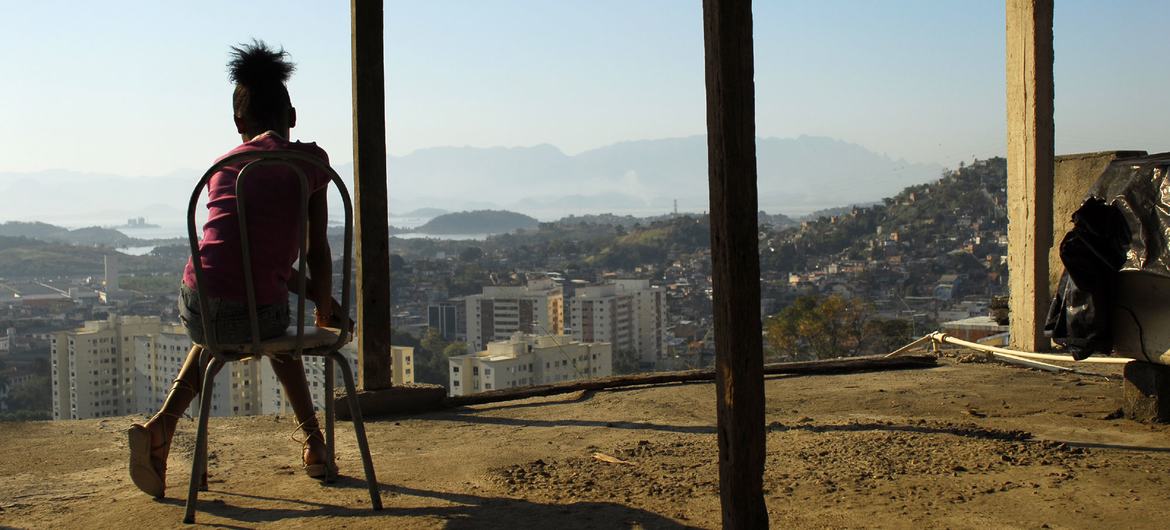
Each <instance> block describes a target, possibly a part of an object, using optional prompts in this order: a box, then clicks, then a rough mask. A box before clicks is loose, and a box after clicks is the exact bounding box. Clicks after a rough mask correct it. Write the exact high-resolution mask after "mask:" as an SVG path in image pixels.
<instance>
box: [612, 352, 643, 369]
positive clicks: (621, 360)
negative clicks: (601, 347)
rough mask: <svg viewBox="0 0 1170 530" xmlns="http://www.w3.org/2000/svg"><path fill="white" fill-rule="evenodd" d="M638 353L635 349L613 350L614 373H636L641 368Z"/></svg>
mask: <svg viewBox="0 0 1170 530" xmlns="http://www.w3.org/2000/svg"><path fill="white" fill-rule="evenodd" d="M641 368H642V366H641V362H640V360H639V359H638V354H637V353H636V352H634V351H633V350H617V351H615V352H613V373H614V375H622V374H636V373H638V372H640V371H642V370H641Z"/></svg>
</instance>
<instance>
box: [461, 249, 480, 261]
mask: <svg viewBox="0 0 1170 530" xmlns="http://www.w3.org/2000/svg"><path fill="white" fill-rule="evenodd" d="M482 257H483V249H482V248H479V247H467V248H465V249H463V250H460V251H459V261H463V262H467V263H471V262H475V261H479V259H480V258H482Z"/></svg>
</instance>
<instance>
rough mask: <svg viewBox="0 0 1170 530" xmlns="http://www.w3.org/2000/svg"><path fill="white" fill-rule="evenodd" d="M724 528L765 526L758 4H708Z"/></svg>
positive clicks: (734, 0) (731, 0)
mask: <svg viewBox="0 0 1170 530" xmlns="http://www.w3.org/2000/svg"><path fill="white" fill-rule="evenodd" d="M703 41H704V48H705V52H706V53H705V55H706V78H707V83H706V84H707V167H708V180H709V186H710V194H711V195H710V197H711V262H712V267H713V271H714V272H713V274H712V277H713V281H714V289H715V299H714V312H715V355H716V361H715V371H716V375H715V391H716V394H717V397H716V399H717V412H718V420H719V428H718V432H719V497H720V501H721V504H722V506H723V528H728V529H731V528H753V529H755V528H764V527H767V525H768V511H767V507H766V506H765V505H764V494H763V479H764V445H765V439H764V371H763V370H764V356H763V343H762V340H763V339H762V337H761V322H760V252H759V244H758V239H757V235H756V234H757V230H758V226H757V219H756V212H757V211H758V201H757V191H756V130H755V129H756V125H755V85H754V81H753V75H754V74H753V66H752V6H751V1H750V0H703Z"/></svg>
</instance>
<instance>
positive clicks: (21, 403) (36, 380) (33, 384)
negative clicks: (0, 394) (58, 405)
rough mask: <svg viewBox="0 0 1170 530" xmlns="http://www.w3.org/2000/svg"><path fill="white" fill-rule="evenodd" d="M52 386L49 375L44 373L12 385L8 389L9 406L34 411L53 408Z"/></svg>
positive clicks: (19, 409) (11, 408)
mask: <svg viewBox="0 0 1170 530" xmlns="http://www.w3.org/2000/svg"><path fill="white" fill-rule="evenodd" d="M52 388H53V384H52V382H51V381H50V380H49V377H48V376H43V375H39V376H36V377H33V378H31V379H29V380H27V381H23V382H21V383H17V384H15V385H12V387H11V388H9V389H8V408H9V409H10V410H12V411H22V410H23V411H33V412H36V411H46V410H52V407H53V395H52Z"/></svg>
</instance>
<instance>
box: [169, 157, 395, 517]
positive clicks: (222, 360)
mask: <svg viewBox="0 0 1170 530" xmlns="http://www.w3.org/2000/svg"><path fill="white" fill-rule="evenodd" d="M241 163H243V164H244V167H243V168H242V169H241V170H240V174H239V176H238V177H237V178H236V208H237V213H238V216H239V224H240V245H241V250H242V252H241V253H242V255H243V264H242V266H243V267H244V285H245V291H246V292H247V302H248V313H249V318H250V324H251V328H252V341H251V342H250V343H243V344H221V343H219V342H218V340H217V338H216V336H215V329H214V326H211V325H210V323H209V321H210V320H211V319H209V318H205V319H203V330H204V333H203V336H204V342H205V343H206V344H202V346H203V354H202V355H203V357H201V359H200V360H201V363H200V364H201V366H206V369H205V371H204V374H203V386H202V394H201V396H200V404H199V428H198V431H197V434H196V438H195V458H194V459H193V462H192V465H191V483H190V489H189V490H188V492H187V507H186V512H185V513H184V515H183V522H184V523H188V524H190V523H194V522H195V506H196V504H197V502H198V495H199V490H200V489H204V490H206V485H205V484H202V482H203V481H202V480H201V479H202V478H203V477H205V476H206V473H207V422H208V418H209V416H210V409H211V396H212V385H213V384H214V381H215V376H216V374H217V373H218V372H219V370H220V369H221V368H222V367H223V366H224V365H225V364H226V363H229V362H233V361H241V360H245V359H250V358H256V357H261V356H268V357H280V356H285V355H288V356H301V355H314V356H322V357H325V359H326V361H325V398H326V399H325V448H326V454H327V456H326V466H325V467H326V469H327V470H328V471H327V473H328V475H327V476H326V481H327V482H331V481H333V480H334V479H335V478H336V477H335V476H333V471H332V470H333V469H334V467H335V466H334V465H333V464H334V443H333V425H334V422H335V419H336V414H335V411H334V406H333V379H334V372H333V363H331V362H330V361H335V362H336V363H337V364H338V365H339V366H340V367H341V374H342V377H343V378H344V380H345V390H346V393H347V394H348V401H349V411H350V417H351V418H352V419H353V428H354V433H355V434H356V435H357V443H358V449H359V450H360V451H361V455H362V465H363V467H364V468H365V474H366V482H367V484H368V486H369V490H370V502H371V503H372V505H373V509H374V510H381V509H382V498H381V496H380V495H379V493H378V480H377V478H375V476H374V464H373V460H372V459H371V458H370V447H369V444H368V442H367V441H366V429H365V424H364V423H363V422H362V411H361V408H360V407H359V405H358V401H357V391H356V388H355V386H354V379H353V371H352V370H351V369H350V366H349V363H348V362H347V361H346V359H345V356H343V355H342V354H341V353H340V352H339V350H340V349H341V347H342V346H344V345H345V344H346V343H347V342H349V341H350V339H351V336H350V335H351V334H350V332H349V330H348V326H347V325H345V322H346V321H345V320H344V319H342V326H341V329H332V328H318V327H315V326H306V325H305V296H304V295H303V293H305V269H306V267H305V266H304V265H303V264H304V263H305V254H306V247H307V242H306V239H307V238H306V235H307V234H306V233H305V224H306V222H307V220H308V208H309V188H308V178H307V177H306V176H305V173H304V171H303V170H302V169H301V167H299V166H298V164H307V165H310V166H313V167H316V168H318V169H320V170H321V171H324V172H325V173H326V174H328V175H329V176H330V178H331V179H332V180H333V185H334V186H337V190H338V191H339V192H340V194H341V199H342V203H343V204H344V206H345V237H344V241H343V243H342V256H343V259H342V269H341V270H342V283H341V307H342V308H343V311H345V312H346V313H347V314H346V315H345V317H346V318H348V308H349V287H350V264H351V262H352V251H351V244H352V242H353V205H352V203H351V201H350V198H349V193H348V191H347V190H346V187H345V183H344V182H343V181H342V180H341V177H339V176H338V175H337V172H335V171H333V169H332V168H330V167H329V165H328V164H326V163H324V162H323V161H321V160H320V159H318V158H317V157H315V156H312V155H309V154H307V153H302V152H298V151H257V152H248V153H241V154H237V155H232V156H230V157H227V158H225V159H223V160H220V161H219V162H217V163H216V164H215V165H213V166H212V167H211V168H210V169H208V170H207V172H206V173H204V174H203V178H201V179H200V180H199V184H198V185H197V186H196V187H195V191H194V192H193V193H192V194H191V201H190V203H189V205H188V207H187V237H188V239H189V240H190V244H191V262H192V264H193V266H194V269H195V279H196V290H197V291H198V293H199V306H200V308H199V309H200V311H201V314H203V315H210V312H209V311H208V304H207V296H206V295H205V293H204V290H203V286H204V285H205V284H204V282H203V278H204V272H203V267H202V262H201V261H200V253H199V239H198V233H197V230H196V223H195V211H196V208H197V203H198V202H199V198H200V196H202V192H203V189H204V188H205V187H206V186H207V183H208V181H209V180H210V179H211V177H212V175H215V174H216V173H217V172H219V171H220V170H222V169H223V168H225V167H227V166H231V165H233V164H241ZM264 166H285V167H288V168H291V170H292V172H293V173H294V174H295V175H296V176H297V177H298V181H299V182H297V184H299V186H300V215H299V223H298V225H297V226H298V230H299V231H300V232H299V236H298V241H299V242H300V245H299V252H298V256H299V261H300V262H301V264H302V266H300V267H298V270H297V286H298V288H299V292H300V293H302V294H301V295H299V296H298V297H297V320H296V325H295V326H291V327H289V328H288V330H286V332H285V334H284V336H280V337H276V338H273V339H268V340H263V341H262V340H260V331H259V330H260V326H259V321H258V318H257V314H256V291H255V286H254V284H253V280H252V269H251V254H250V247H249V244H248V230H247V217H246V215H247V210H246V203H245V197H244V193H243V190H244V188H243V185H242V183H243V182H244V180H245V177H247V176H248V175H251V174H252V173H253V172H254V171H255V170H256V169H258V168H261V167H264Z"/></svg>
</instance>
